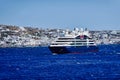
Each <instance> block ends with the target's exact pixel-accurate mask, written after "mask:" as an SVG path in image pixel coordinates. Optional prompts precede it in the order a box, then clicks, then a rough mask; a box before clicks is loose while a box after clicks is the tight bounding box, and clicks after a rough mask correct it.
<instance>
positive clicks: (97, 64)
mask: <svg viewBox="0 0 120 80" xmlns="http://www.w3.org/2000/svg"><path fill="white" fill-rule="evenodd" d="M0 79H3V80H6V79H8V80H10V79H11V80H13V79H17V80H21V79H24V80H34V79H37V80H80V79H120V45H101V46H99V52H97V53H85V54H60V55H53V54H52V53H51V52H50V51H49V50H48V48H46V47H35V48H0Z"/></svg>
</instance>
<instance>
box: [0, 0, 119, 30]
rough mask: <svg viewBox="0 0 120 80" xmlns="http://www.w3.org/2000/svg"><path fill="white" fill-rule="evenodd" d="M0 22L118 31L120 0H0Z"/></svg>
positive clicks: (41, 26)
mask: <svg viewBox="0 0 120 80" xmlns="http://www.w3.org/2000/svg"><path fill="white" fill-rule="evenodd" d="M0 24H7V25H18V26H32V27H40V28H64V29H65V28H70V29H72V28H74V27H78V28H80V27H83V28H88V29H90V30H108V29H109V30H118V29H119V30H120V0H0Z"/></svg>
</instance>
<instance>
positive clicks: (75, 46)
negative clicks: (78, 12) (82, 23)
mask: <svg viewBox="0 0 120 80" xmlns="http://www.w3.org/2000/svg"><path fill="white" fill-rule="evenodd" d="M49 49H50V50H51V51H52V52H53V53H83V52H89V51H98V48H97V47H96V44H95V43H94V40H93V39H92V38H91V37H90V34H89V31H88V30H83V29H82V28H81V29H80V30H79V29H78V28H75V29H74V31H71V32H69V31H68V30H66V31H65V32H64V36H62V37H58V38H57V39H56V40H55V41H53V42H52V43H51V45H50V46H49Z"/></svg>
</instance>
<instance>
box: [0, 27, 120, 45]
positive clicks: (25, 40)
mask: <svg viewBox="0 0 120 80" xmlns="http://www.w3.org/2000/svg"><path fill="white" fill-rule="evenodd" d="M32 29H34V28H32ZM32 29H30V30H26V28H25V27H14V26H12V27H11V26H6V25H0V47H16V46H17V47H21V46H41V45H48V44H49V43H51V41H53V40H54V38H55V37H57V36H58V34H59V33H63V32H64V30H62V29H47V30H43V31H42V30H38V32H35V31H32ZM28 32H30V33H31V32H32V33H35V34H34V35H32V34H29V33H28ZM58 32H59V33H58ZM69 32H71V31H69ZM90 33H91V37H92V38H93V39H94V40H95V41H96V44H114V43H120V30H116V31H90ZM38 34H39V35H38Z"/></svg>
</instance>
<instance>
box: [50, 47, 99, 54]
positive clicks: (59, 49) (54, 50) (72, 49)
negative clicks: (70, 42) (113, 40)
mask: <svg viewBox="0 0 120 80" xmlns="http://www.w3.org/2000/svg"><path fill="white" fill-rule="evenodd" d="M49 49H50V51H51V52H52V53H58V54H64V53H84V52H98V47H97V46H79V47H75V46H72V47H71V46H70V47H69V46H66V47H50V46H49Z"/></svg>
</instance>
